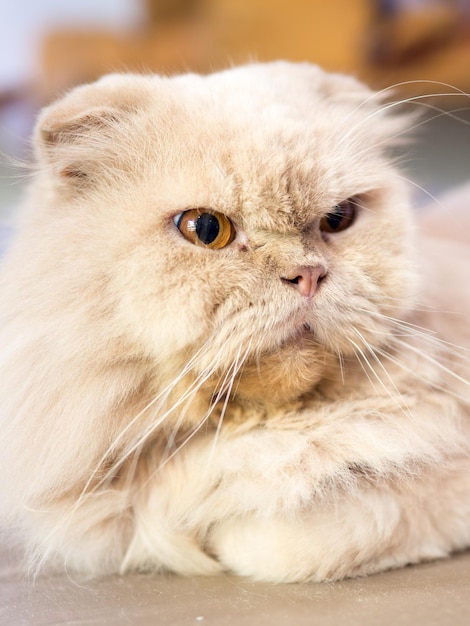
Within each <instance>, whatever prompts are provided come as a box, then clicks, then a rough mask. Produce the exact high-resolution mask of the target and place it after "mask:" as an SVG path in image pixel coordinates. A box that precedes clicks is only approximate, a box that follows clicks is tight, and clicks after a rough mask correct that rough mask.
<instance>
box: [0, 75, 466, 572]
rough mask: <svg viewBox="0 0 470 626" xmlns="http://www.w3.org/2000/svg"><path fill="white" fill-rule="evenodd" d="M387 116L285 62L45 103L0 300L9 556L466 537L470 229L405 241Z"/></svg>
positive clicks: (37, 559)
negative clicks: (469, 240)
mask: <svg viewBox="0 0 470 626" xmlns="http://www.w3.org/2000/svg"><path fill="white" fill-rule="evenodd" d="M396 111H397V109H396V108H395V107H393V106H388V105H384V104H383V103H382V102H381V98H380V97H379V96H377V95H375V94H373V93H372V92H370V91H369V90H367V89H366V88H365V87H364V86H362V85H361V84H359V83H358V82H356V81H355V80H353V79H350V78H346V77H344V76H337V75H330V74H327V73H324V72H323V71H321V70H320V69H318V68H316V67H312V66H309V65H306V64H303V65H294V64H287V63H274V64H267V65H261V64H260V65H251V66H247V67H242V68H238V69H232V70H229V71H226V72H221V73H218V74H214V75H211V76H207V77H201V76H197V75H185V76H179V77H176V78H161V77H158V76H147V77H143V76H134V75H113V76H109V77H107V78H104V79H102V80H100V81H98V82H97V83H95V84H93V85H88V86H84V87H80V88H78V89H75V90H73V91H72V92H71V93H70V94H68V95H67V96H66V97H65V98H63V99H62V100H60V101H59V102H58V103H56V104H53V105H52V106H50V107H49V108H47V109H45V111H44V112H43V113H42V114H41V116H40V119H39V121H38V124H37V130H36V137H35V142H36V150H37V158H38V170H37V174H36V175H35V179H34V182H33V183H32V186H31V188H30V191H29V199H28V202H27V205H28V210H27V211H26V214H25V215H24V217H23V223H22V225H21V227H20V229H19V233H18V235H17V237H16V240H15V242H14V243H13V245H12V246H11V249H10V251H9V253H8V255H7V258H6V259H5V260H4V261H3V263H2V275H1V291H0V293H1V298H0V299H1V305H0V306H1V313H0V346H1V353H0V354H1V356H0V381H1V387H0V407H1V408H0V433H1V441H2V451H1V460H0V492H1V508H2V514H1V516H2V523H3V526H4V527H5V528H6V529H7V530H6V532H7V536H8V537H9V538H10V540H11V539H12V538H14V539H15V540H16V541H18V542H19V543H20V544H21V545H22V546H23V547H24V548H25V549H26V551H27V554H28V557H29V562H30V566H31V567H33V568H34V569H36V568H39V567H40V566H42V565H49V566H54V567H65V568H67V570H68V571H72V572H76V573H78V574H82V575H86V576H88V575H91V576H96V575H101V574H106V573H112V572H126V571H128V570H134V569H137V570H161V569H165V570H171V571H174V572H178V573H182V574H210V573H216V572H221V571H230V572H234V573H237V574H240V575H246V576H251V577H253V578H256V579H261V580H272V581H305V580H315V581H319V580H324V579H338V578H342V577H345V576H354V575H357V574H366V573H370V572H376V571H378V570H382V569H384V568H389V567H397V566H401V565H404V564H406V563H414V562H417V561H420V560H423V559H434V558H436V557H442V556H445V555H447V554H449V553H450V552H451V551H454V550H460V549H463V548H465V547H466V546H469V545H470V457H469V450H470V414H469V412H470V407H469V405H470V389H469V384H468V382H467V381H468V379H470V366H469V354H468V352H466V350H467V349H468V348H470V330H469V325H468V321H467V319H468V313H469V311H470V287H469V281H468V270H469V268H470V248H469V247H466V246H465V245H464V244H458V243H456V242H451V243H446V242H445V241H444V240H443V239H442V238H441V240H438V239H435V240H432V239H431V238H430V237H424V236H421V235H420V234H417V235H416V236H415V233H414V230H415V229H414V226H413V220H412V216H411V212H410V208H409V200H408V193H407V189H406V183H405V182H404V180H403V178H402V177H401V176H400V174H399V173H398V172H397V171H396V169H395V168H394V166H392V164H391V158H390V155H389V154H388V152H389V148H390V147H391V146H393V145H394V144H395V143H396V142H397V140H398V139H399V138H400V136H401V134H402V132H403V131H404V130H405V128H406V126H407V125H408V124H409V123H410V120H409V119H403V118H401V117H400V116H397V115H396ZM451 217H452V214H444V215H443V217H442V218H439V219H438V226H437V229H436V228H435V230H439V229H440V228H441V226H440V225H439V220H441V221H443V222H445V221H446V220H449V219H450V218H451ZM464 220H465V218H464V217H462V218H461V221H458V220H456V221H455V224H454V226H453V230H455V231H462V229H463V227H464ZM468 224H469V220H468V218H467V225H468Z"/></svg>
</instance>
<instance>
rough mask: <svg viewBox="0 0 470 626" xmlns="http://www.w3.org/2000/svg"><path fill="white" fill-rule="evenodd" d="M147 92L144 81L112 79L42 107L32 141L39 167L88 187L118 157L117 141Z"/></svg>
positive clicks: (119, 145)
mask: <svg viewBox="0 0 470 626" xmlns="http://www.w3.org/2000/svg"><path fill="white" fill-rule="evenodd" d="M146 91H148V90H147V89H145V85H144V81H143V80H142V77H139V76H125V75H112V76H108V77H106V78H105V79H101V80H100V81H97V82H96V83H93V84H91V85H85V86H82V87H78V88H76V89H74V90H72V91H71V92H70V93H69V94H67V95H66V96H65V97H64V98H62V99H61V100H59V101H57V102H56V103H54V104H52V105H50V106H48V107H46V108H45V109H44V110H43V111H42V113H41V114H40V116H39V119H38V122H37V125H36V130H35V137H34V139H35V149H36V156H37V159H38V161H39V164H40V165H41V166H42V167H43V168H44V167H46V168H47V169H48V171H49V172H50V173H52V175H53V177H55V178H56V180H59V181H61V182H64V183H66V184H68V185H75V186H77V185H79V186H80V187H81V188H83V186H84V185H87V184H88V185H89V184H90V183H91V182H92V181H93V180H94V179H96V177H97V176H98V175H99V174H100V173H101V172H103V170H104V168H105V166H106V163H108V162H109V159H112V158H119V155H120V154H122V152H123V146H122V142H121V141H120V140H121V139H122V137H123V136H125V134H126V128H127V127H128V124H129V121H130V119H131V118H132V116H135V114H136V112H137V111H138V110H139V108H140V107H141V106H142V105H143V104H144V102H145V98H143V95H144V92H146ZM147 95H148V94H147Z"/></svg>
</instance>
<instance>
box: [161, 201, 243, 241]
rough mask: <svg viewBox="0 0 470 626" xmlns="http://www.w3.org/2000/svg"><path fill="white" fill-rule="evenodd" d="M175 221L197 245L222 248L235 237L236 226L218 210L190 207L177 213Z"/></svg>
mask: <svg viewBox="0 0 470 626" xmlns="http://www.w3.org/2000/svg"><path fill="white" fill-rule="evenodd" d="M173 221H174V223H175V225H176V227H177V228H178V230H179V231H180V232H181V234H182V235H183V237H185V238H186V239H187V240H188V241H190V242H191V243H194V244H195V245H196V246H202V247H204V248H211V249H213V250H220V249H221V248H225V247H226V246H228V245H229V244H230V243H232V241H233V240H234V239H235V235H236V231H235V226H234V225H233V224H232V222H231V221H230V220H229V218H228V217H227V216H226V215H224V214H223V213H219V212H218V211H213V210H211V209H189V210H188V211H183V212H182V213H178V215H175V217H174V218H173Z"/></svg>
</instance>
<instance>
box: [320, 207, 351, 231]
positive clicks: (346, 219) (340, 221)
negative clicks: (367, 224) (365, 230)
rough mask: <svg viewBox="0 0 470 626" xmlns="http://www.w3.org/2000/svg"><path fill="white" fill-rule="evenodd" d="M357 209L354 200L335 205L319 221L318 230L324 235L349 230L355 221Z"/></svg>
mask: <svg viewBox="0 0 470 626" xmlns="http://www.w3.org/2000/svg"><path fill="white" fill-rule="evenodd" d="M357 211H358V207H357V202H356V199H355V198H349V199H348V200H345V201H344V202H341V204H337V205H336V206H335V207H334V209H333V211H330V213H327V214H326V215H325V216H324V217H322V219H321V220H320V230H321V231H322V232H324V233H339V232H341V231H342V230H346V228H349V227H350V226H351V225H352V224H353V222H354V220H355V219H356V215H357Z"/></svg>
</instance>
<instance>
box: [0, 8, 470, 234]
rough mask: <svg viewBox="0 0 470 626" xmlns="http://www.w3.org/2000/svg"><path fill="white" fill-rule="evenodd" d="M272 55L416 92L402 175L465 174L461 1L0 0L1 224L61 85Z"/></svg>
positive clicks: (435, 183) (467, 63)
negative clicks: (422, 114) (416, 127)
mask: <svg viewBox="0 0 470 626" xmlns="http://www.w3.org/2000/svg"><path fill="white" fill-rule="evenodd" d="M280 58H283V59H288V60H292V61H311V62H313V63H318V64H320V65H322V66H323V67H325V68H326V69H329V70H332V71H340V72H347V73H351V74H354V75H356V76H357V77H359V78H361V79H363V80H365V81H367V82H368V83H369V84H371V85H372V86H373V87H375V88H378V89H379V88H383V87H387V86H390V85H393V84H396V83H402V85H401V87H400V88H398V89H397V91H396V93H395V95H394V97H395V98H397V97H411V98H413V97H415V96H418V95H425V96H426V98H425V100H422V102H424V103H425V105H426V106H428V105H429V116H430V118H431V119H430V120H429V122H427V123H426V124H424V125H422V126H421V128H420V132H419V135H418V137H417V139H416V142H415V144H414V145H413V146H412V147H411V148H407V152H406V154H405V155H404V160H405V161H406V164H407V167H408V171H409V176H410V178H413V180H415V181H416V183H417V187H416V188H417V189H420V188H421V187H422V188H425V189H426V190H427V191H428V192H429V193H431V194H436V193H439V192H441V191H442V190H444V189H446V188H448V187H450V186H453V185H456V184H458V183H460V182H462V181H464V180H466V179H468V178H470V176H469V170H470V98H469V97H468V96H465V95H460V96H457V95H455V94H458V93H459V91H462V92H469V91H470V0H328V1H326V2H325V1H322V0H99V1H97V0H34V2H32V1H31V0H0V220H1V221H3V223H5V221H7V220H8V219H9V217H10V216H11V215H12V214H13V213H14V209H15V206H16V205H17V203H18V197H19V196H20V194H21V190H22V185H23V182H22V181H23V180H24V177H23V176H22V173H21V172H19V171H18V170H17V169H15V168H14V167H13V166H12V164H11V158H18V159H27V158H29V136H30V132H31V128H32V125H33V123H34V119H35V115H36V113H37V110H38V108H40V107H41V106H43V105H44V104H46V103H48V102H49V101H51V100H52V99H54V98H56V97H57V96H58V95H60V94H61V93H63V92H64V91H65V90H67V89H68V88H70V87H71V86H73V85H76V84H78V83H82V82H88V81H91V80H94V79H95V78H97V77H99V76H100V75H102V74H105V73H108V72H110V71H125V70H130V71H139V72H149V71H151V72H158V73H164V74H171V73H175V72H183V71H188V70H191V71H198V72H203V73H206V72H210V71H213V70H217V69H221V68H224V67H227V66H228V65H230V64H234V63H235V64H238V63H245V62H248V61H251V60H259V61H268V60H273V59H280ZM416 81H418V82H416ZM436 81H437V82H436ZM435 93H437V94H440V95H439V96H433V97H429V98H428V96H430V95H431V94H435ZM446 94H453V95H452V96H450V95H446ZM441 111H442V112H444V113H445V114H444V115H441V114H440V112H441Z"/></svg>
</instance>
